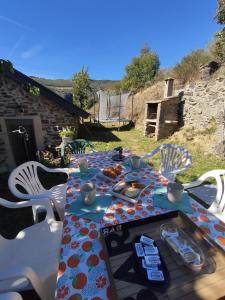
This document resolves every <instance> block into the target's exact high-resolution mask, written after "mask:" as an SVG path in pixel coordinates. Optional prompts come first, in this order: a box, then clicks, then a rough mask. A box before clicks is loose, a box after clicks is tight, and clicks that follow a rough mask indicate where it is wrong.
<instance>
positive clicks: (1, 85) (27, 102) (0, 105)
mask: <svg viewBox="0 0 225 300" xmlns="http://www.w3.org/2000/svg"><path fill="white" fill-rule="evenodd" d="M26 116H27V117H28V116H29V117H31V116H34V118H36V119H39V120H40V126H39V130H38V131H40V132H35V135H36V134H38V135H39V136H41V137H42V145H41V146H42V147H44V146H45V145H47V144H54V145H57V144H59V143H60V141H61V138H60V137H59V135H58V132H57V129H56V125H59V126H74V127H75V128H76V129H77V130H76V134H77V133H78V129H79V118H78V117H75V116H73V115H72V114H70V113H69V112H67V111H66V110H65V109H63V108H62V107H60V106H59V105H57V104H55V103H54V102H52V101H50V100H48V99H47V98H45V97H43V96H41V95H40V96H33V95H31V94H30V93H28V92H26V91H25V90H24V89H23V87H22V86H20V85H19V84H17V83H16V82H14V81H12V80H10V79H8V78H6V77H4V78H3V77H2V76H1V77H0V121H1V122H0V158H1V157H4V156H5V155H6V154H7V147H6V144H7V132H4V128H1V127H3V120H4V118H7V117H16V118H18V119H20V118H21V117H22V118H25V117H26ZM37 144H38V143H37ZM39 146H40V143H39Z"/></svg>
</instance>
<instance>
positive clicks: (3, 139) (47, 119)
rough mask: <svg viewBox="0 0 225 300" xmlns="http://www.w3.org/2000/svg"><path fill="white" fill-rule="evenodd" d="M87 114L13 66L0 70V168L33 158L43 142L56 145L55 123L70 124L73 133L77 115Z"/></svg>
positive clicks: (76, 125)
mask: <svg viewBox="0 0 225 300" xmlns="http://www.w3.org/2000/svg"><path fill="white" fill-rule="evenodd" d="M3 62H4V61H3ZM0 71H1V70H0ZM88 116H89V114H88V113H87V112H86V111H84V110H83V109H81V108H79V107H77V106H75V105H73V103H71V102H70V101H67V100H66V99H64V98H62V97H61V96H59V95H58V94H56V93H54V92H53V91H52V90H50V89H48V88H46V87H45V86H43V85H41V84H40V83H38V82H36V81H35V80H33V79H31V78H30V77H28V76H26V75H25V74H23V73H21V72H19V71H17V70H16V69H12V70H11V71H9V70H5V71H3V72H1V73H0V170H5V169H9V170H10V169H12V168H14V167H15V166H17V165H19V164H21V163H22V162H24V161H27V160H34V159H36V151H37V149H43V148H44V147H45V146H46V145H49V144H52V145H59V144H60V141H61V138H60V137H59V134H58V131H57V127H56V126H57V125H58V126H73V127H74V128H75V135H77V133H78V129H79V123H80V118H81V117H83V118H86V117H88ZM21 126H22V127H21ZM24 130H25V132H24Z"/></svg>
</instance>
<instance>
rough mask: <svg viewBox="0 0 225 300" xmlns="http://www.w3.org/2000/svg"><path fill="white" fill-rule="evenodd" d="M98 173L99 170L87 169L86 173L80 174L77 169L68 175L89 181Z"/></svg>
mask: <svg viewBox="0 0 225 300" xmlns="http://www.w3.org/2000/svg"><path fill="white" fill-rule="evenodd" d="M99 172H100V170H99V169H95V168H89V169H88V171H87V172H80V169H79V168H77V169H75V171H74V172H73V173H71V174H70V176H71V177H79V178H81V179H91V178H92V177H94V176H95V175H96V174H98V173H99Z"/></svg>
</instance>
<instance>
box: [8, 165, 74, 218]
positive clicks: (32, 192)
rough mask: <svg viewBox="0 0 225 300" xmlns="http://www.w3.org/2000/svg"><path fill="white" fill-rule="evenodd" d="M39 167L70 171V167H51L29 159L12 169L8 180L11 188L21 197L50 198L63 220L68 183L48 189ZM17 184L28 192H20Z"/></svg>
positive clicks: (62, 171) (14, 193)
mask: <svg viewBox="0 0 225 300" xmlns="http://www.w3.org/2000/svg"><path fill="white" fill-rule="evenodd" d="M38 167H40V168H41V169H43V170H44V171H46V172H49V173H66V174H67V175H68V171H69V169H68V168H54V169H50V168H47V167H45V166H44V165H42V164H41V163H39V162H36V161H28V162H25V163H23V164H22V165H20V166H18V167H17V168H16V169H14V170H13V171H12V173H11V174H10V176H9V180H8V185H9V189H10V191H11V193H12V194H13V195H15V196H16V197H18V198H20V199H40V198H49V199H50V200H51V202H52V203H53V205H54V207H55V209H56V210H57V213H58V215H59V217H60V220H63V218H64V208H65V198H66V189H67V184H66V183H64V184H59V185H56V186H54V187H52V188H51V189H49V190H46V189H45V188H44V187H43V185H42V184H41V182H40V180H39V178H38V173H37V168H38ZM17 186H20V187H22V188H23V189H24V190H25V191H26V192H27V194H25V193H22V192H20V191H19V190H18V188H17Z"/></svg>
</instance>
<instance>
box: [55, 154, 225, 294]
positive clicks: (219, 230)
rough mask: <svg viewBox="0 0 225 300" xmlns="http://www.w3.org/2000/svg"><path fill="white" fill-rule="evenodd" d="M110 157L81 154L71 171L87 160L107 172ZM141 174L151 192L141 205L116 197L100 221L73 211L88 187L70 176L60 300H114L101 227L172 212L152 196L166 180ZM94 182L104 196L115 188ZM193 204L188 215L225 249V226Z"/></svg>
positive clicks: (144, 195) (148, 172)
mask: <svg viewBox="0 0 225 300" xmlns="http://www.w3.org/2000/svg"><path fill="white" fill-rule="evenodd" d="M111 155H112V153H111V152H107V151H103V152H96V153H90V154H81V155H77V156H76V157H73V158H72V160H71V167H72V168H74V167H77V161H78V159H79V158H80V157H84V156H85V157H86V158H87V160H88V162H89V166H90V167H93V168H101V169H102V168H105V167H109V166H114V165H116V164H117V163H115V162H113V161H112V160H111ZM124 155H125V156H126V157H129V155H130V152H129V151H127V150H124ZM127 171H129V167H126V168H125V169H123V171H122V175H121V178H123V177H124V173H126V172H127ZM139 175H140V177H141V179H142V181H143V182H144V183H146V185H148V188H146V189H145V190H144V191H143V193H142V194H141V195H140V196H139V201H138V204H136V205H135V206H131V205H130V204H129V203H128V202H125V201H123V200H121V199H118V198H116V197H113V201H112V204H111V206H110V207H109V208H108V211H107V213H106V214H105V216H104V218H103V220H102V221H101V222H100V223H96V222H94V221H90V220H87V219H83V218H79V217H78V216H75V215H72V214H70V213H68V208H69V207H70V206H71V204H72V203H73V202H74V201H76V200H77V199H78V196H79V191H80V186H81V185H82V184H83V183H84V180H81V179H80V178H77V177H72V176H71V177H69V178H68V189H67V199H66V205H65V219H64V221H63V228H64V229H63V236H62V242H61V251H60V264H59V272H58V279H57V296H56V299H57V300H61V299H63V300H83V299H85V300H107V299H108V300H110V299H112V293H111V288H110V284H109V279H108V274H107V271H106V265H105V254H104V252H103V250H102V247H101V243H100V241H99V234H98V232H99V229H100V228H101V227H105V226H111V225H115V224H119V223H124V222H130V221H133V220H138V219H142V218H146V217H149V216H154V215H159V214H163V213H165V212H167V211H168V210H167V209H162V208H159V207H154V206H153V201H152V198H151V195H152V193H153V190H154V189H156V188H161V187H166V185H167V180H166V179H165V178H164V177H163V176H161V175H159V173H158V172H156V171H154V170H152V169H151V168H148V167H146V168H143V169H141V170H140V172H139ZM92 180H93V181H94V182H95V185H96V187H97V189H98V191H99V192H100V193H101V194H102V195H104V194H105V193H109V192H110V189H111V186H112V183H111V182H110V181H108V180H101V179H100V178H97V177H96V178H93V179H92ZM191 205H192V209H193V213H192V214H187V215H188V217H189V218H190V219H191V220H192V221H193V222H194V223H195V224H196V225H197V226H198V227H200V228H201V230H203V231H204V233H205V234H206V235H208V236H209V237H211V238H212V239H214V241H215V242H216V243H217V244H218V245H220V247H222V248H223V249H224V250H225V224H224V223H223V222H221V221H219V220H218V219H217V218H216V217H215V216H214V215H212V214H210V213H209V212H208V211H207V210H206V209H205V208H203V207H202V206H201V205H200V204H199V203H197V202H196V201H195V200H192V199H191Z"/></svg>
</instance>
